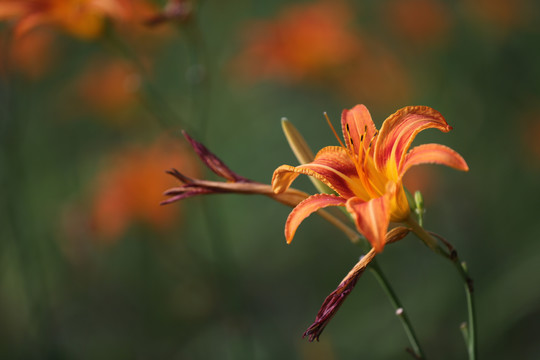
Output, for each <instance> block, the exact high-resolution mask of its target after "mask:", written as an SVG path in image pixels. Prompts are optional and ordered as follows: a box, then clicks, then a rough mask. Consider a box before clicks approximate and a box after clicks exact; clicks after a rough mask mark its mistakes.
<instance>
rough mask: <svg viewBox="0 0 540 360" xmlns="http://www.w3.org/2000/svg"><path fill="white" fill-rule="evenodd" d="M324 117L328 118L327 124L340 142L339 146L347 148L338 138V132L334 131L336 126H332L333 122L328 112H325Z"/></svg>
mask: <svg viewBox="0 0 540 360" xmlns="http://www.w3.org/2000/svg"><path fill="white" fill-rule="evenodd" d="M324 117H325V118H326V122H327V123H328V126H330V129H332V132H333V133H334V136H335V137H336V139H337V141H338V142H339V145H341V147H345V145H343V142H342V141H341V139H340V138H339V136H338V134H337V132H336V129H334V125H332V122H331V121H330V118H329V117H328V114H327V113H326V111H325V112H324ZM348 130H349V125H347V131H348Z"/></svg>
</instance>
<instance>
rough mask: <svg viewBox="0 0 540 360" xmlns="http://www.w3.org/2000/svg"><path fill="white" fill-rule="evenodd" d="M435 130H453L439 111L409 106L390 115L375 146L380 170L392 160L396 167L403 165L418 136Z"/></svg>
mask: <svg viewBox="0 0 540 360" xmlns="http://www.w3.org/2000/svg"><path fill="white" fill-rule="evenodd" d="M429 128H435V129H439V130H441V131H443V132H448V131H450V130H451V129H452V127H451V126H450V125H448V123H447V122H446V120H445V119H444V117H443V116H442V115H441V113H439V112H438V111H437V110H434V109H432V108H430V107H428V106H407V107H404V108H402V109H400V110H398V111H396V112H395V113H394V114H392V115H390V116H389V117H388V118H387V119H386V120H385V121H384V123H383V125H382V127H381V131H380V133H379V137H378V138H377V140H376V144H375V154H374V156H375V163H376V165H377V168H378V169H379V170H382V169H384V168H385V167H386V163H387V162H388V161H389V160H390V159H392V155H393V157H394V159H395V162H396V167H397V168H398V169H399V168H401V164H402V162H403V159H404V157H405V154H406V152H407V150H408V149H409V147H410V145H411V143H412V142H413V140H414V138H415V137H416V135H417V134H418V133H419V132H420V131H422V130H425V129H429Z"/></svg>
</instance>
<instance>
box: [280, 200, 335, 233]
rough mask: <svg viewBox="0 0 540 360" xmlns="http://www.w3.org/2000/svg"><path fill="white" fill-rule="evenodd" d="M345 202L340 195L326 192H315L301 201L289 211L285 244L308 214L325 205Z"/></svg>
mask: <svg viewBox="0 0 540 360" xmlns="http://www.w3.org/2000/svg"><path fill="white" fill-rule="evenodd" d="M345 202H346V200H345V199H343V198H342V197H339V196H336V195H328V194H315V195H312V196H310V197H308V198H307V199H305V200H304V201H302V202H301V203H300V204H298V205H297V206H296V207H295V208H294V209H293V211H291V213H290V214H289V217H288V218H287V222H286V223H285V239H287V244H290V242H291V241H292V239H293V237H294V234H295V233H296V229H297V228H298V226H299V225H300V223H302V221H304V219H305V218H307V217H308V216H309V215H311V214H312V213H314V212H315V211H317V210H319V209H322V208H325V207H327V206H344V205H345Z"/></svg>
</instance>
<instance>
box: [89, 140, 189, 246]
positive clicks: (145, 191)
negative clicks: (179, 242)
mask: <svg viewBox="0 0 540 360" xmlns="http://www.w3.org/2000/svg"><path fill="white" fill-rule="evenodd" d="M172 166H180V167H182V169H185V172H186V173H188V174H189V175H190V176H198V172H199V168H198V166H197V164H196V162H195V161H194V159H193V157H192V156H191V154H190V152H188V151H185V148H184V147H182V146H180V145H178V144H177V142H175V141H173V140H171V139H160V140H159V141H157V142H156V143H154V144H152V145H150V146H148V147H133V148H129V149H125V150H122V151H120V152H118V153H116V154H113V155H111V157H110V159H109V161H108V166H106V167H105V168H104V169H103V171H102V172H101V173H100V174H99V175H98V177H97V181H96V193H95V195H94V197H93V201H92V210H91V227H92V230H93V231H94V232H95V233H96V235H98V237H99V238H100V239H102V240H104V241H107V242H112V241H114V240H117V239H118V238H119V237H121V236H122V235H123V233H124V232H125V231H126V230H127V228H128V227H129V226H130V225H131V224H132V223H134V222H141V223H144V224H146V225H148V226H151V227H152V228H154V229H155V230H158V231H163V230H166V229H168V228H171V227H172V226H173V225H174V224H175V223H177V221H178V213H177V211H176V210H178V209H179V207H176V208H174V209H173V208H168V209H165V208H163V207H162V206H160V205H159V202H160V199H161V197H162V191H163V189H164V188H167V187H171V186H173V185H174V184H175V181H174V180H173V179H172V178H170V177H169V176H167V175H166V174H165V172H164V171H163V169H167V168H170V167H172Z"/></svg>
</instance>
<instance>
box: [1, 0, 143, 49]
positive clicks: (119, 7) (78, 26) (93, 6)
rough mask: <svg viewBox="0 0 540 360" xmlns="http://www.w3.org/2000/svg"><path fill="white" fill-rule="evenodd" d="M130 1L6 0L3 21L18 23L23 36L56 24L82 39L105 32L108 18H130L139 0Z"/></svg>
mask: <svg viewBox="0 0 540 360" xmlns="http://www.w3.org/2000/svg"><path fill="white" fill-rule="evenodd" d="M140 1H141V0H137V1H135V2H133V1H129V0H2V1H0V20H13V21H15V22H16V27H15V34H16V35H19V36H20V35H22V34H24V33H26V32H28V31H29V30H31V29H33V28H35V27H37V26H39V25H52V26H57V27H60V28H62V29H64V30H65V31H66V32H68V33H70V34H72V35H74V36H76V37H79V38H82V39H93V38H96V37H97V36H99V35H100V34H101V32H102V31H103V29H104V27H105V19H106V18H112V19H117V20H130V19H131V18H132V17H133V9H134V6H135V4H136V3H138V2H140Z"/></svg>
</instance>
